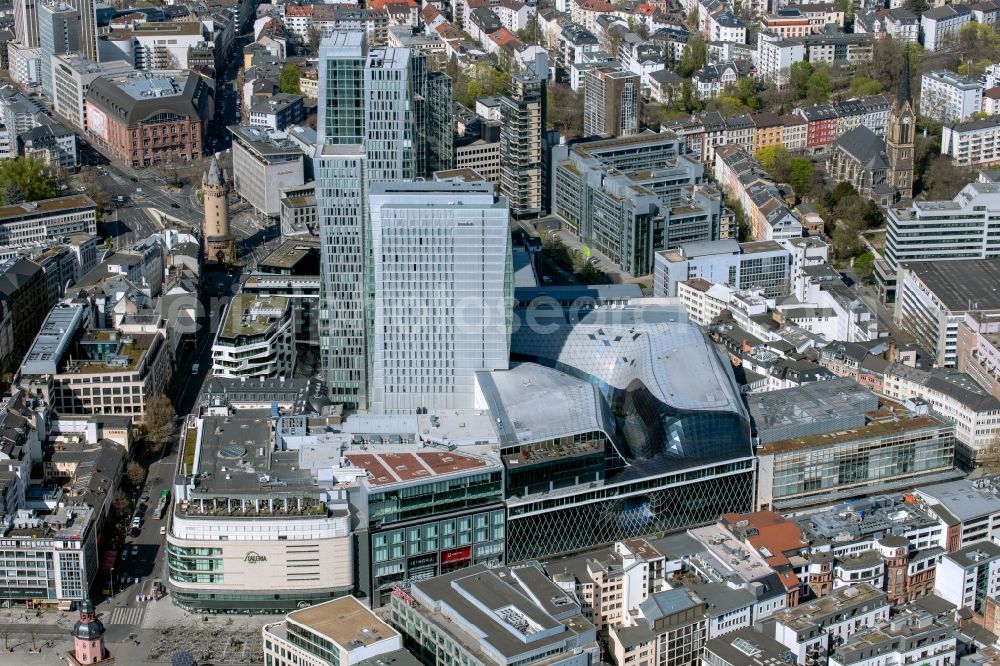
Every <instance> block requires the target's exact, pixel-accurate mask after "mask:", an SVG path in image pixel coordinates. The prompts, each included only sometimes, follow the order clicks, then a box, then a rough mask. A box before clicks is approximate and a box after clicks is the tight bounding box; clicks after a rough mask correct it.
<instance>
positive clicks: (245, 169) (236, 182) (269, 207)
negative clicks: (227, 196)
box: [229, 125, 305, 218]
mask: <svg viewBox="0 0 1000 666" xmlns="http://www.w3.org/2000/svg"><path fill="white" fill-rule="evenodd" d="M229 131H230V133H231V134H232V135H233V187H234V188H235V190H236V194H237V195H239V196H240V198H242V199H243V200H244V201H246V202H247V203H249V204H250V205H251V206H252V207H253V209H254V210H256V211H257V213H259V214H260V215H263V216H266V217H269V218H276V217H279V216H280V215H281V203H280V201H279V196H280V193H281V190H282V189H284V188H288V187H295V186H300V185H302V184H303V183H304V182H305V155H304V154H303V153H302V151H301V150H300V149H299V147H298V146H297V145H296V144H295V143H294V142H292V141H291V140H290V139H289V138H288V135H287V134H286V133H285V132H280V131H273V130H267V129H265V128H263V127H240V126H237V125H233V126H231V127H230V128H229Z"/></svg>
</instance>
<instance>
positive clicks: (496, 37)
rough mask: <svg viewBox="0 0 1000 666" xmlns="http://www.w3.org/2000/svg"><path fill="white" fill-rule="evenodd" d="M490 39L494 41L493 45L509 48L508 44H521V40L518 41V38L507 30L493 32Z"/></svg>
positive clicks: (501, 29)
mask: <svg viewBox="0 0 1000 666" xmlns="http://www.w3.org/2000/svg"><path fill="white" fill-rule="evenodd" d="M490 39H491V40H493V43H495V44H496V45H497V46H507V45H508V44H514V43H515V42H518V43H520V40H518V38H517V37H515V36H514V35H513V34H512V33H511V31H510V30H508V29H507V28H500V29H499V30H497V31H495V32H491V33H490Z"/></svg>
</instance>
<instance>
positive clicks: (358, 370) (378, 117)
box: [315, 30, 451, 408]
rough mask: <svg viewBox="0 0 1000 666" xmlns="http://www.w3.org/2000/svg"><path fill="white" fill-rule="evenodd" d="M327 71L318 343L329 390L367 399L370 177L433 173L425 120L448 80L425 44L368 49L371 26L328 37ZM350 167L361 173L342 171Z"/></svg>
mask: <svg viewBox="0 0 1000 666" xmlns="http://www.w3.org/2000/svg"><path fill="white" fill-rule="evenodd" d="M319 74H320V76H319V79H320V80H319V94H318V97H319V118H318V124H317V127H318V131H319V135H320V136H319V140H320V144H321V145H320V146H319V147H318V148H317V153H316V161H315V168H316V183H317V187H316V202H317V213H318V216H319V222H320V234H321V236H322V238H323V244H322V248H321V254H322V261H323V264H322V266H323V281H322V282H323V287H322V291H321V299H322V305H321V308H320V327H321V329H322V331H323V332H322V333H321V338H325V339H321V345H320V347H321V350H322V351H321V354H322V361H323V364H324V367H325V368H326V369H327V377H328V382H329V388H330V397H331V398H332V399H333V400H335V401H338V402H342V403H344V404H347V405H350V406H356V407H359V408H366V407H367V406H368V397H369V395H370V386H369V384H370V381H371V370H370V365H371V364H370V358H371V355H370V353H369V350H370V346H371V342H372V341H371V339H370V336H369V335H368V333H367V330H368V329H369V328H370V327H371V326H372V325H373V324H372V322H373V308H372V306H371V305H370V304H371V301H372V298H373V286H372V262H373V260H372V256H371V237H370V229H369V227H368V217H367V211H366V201H367V194H366V193H367V191H368V188H369V185H370V184H371V183H376V182H385V181H398V180H412V179H413V178H415V177H416V176H423V175H428V174H427V173H426V170H427V167H428V159H427V148H426V147H427V146H428V145H429V144H430V143H433V142H429V141H428V140H427V133H428V131H427V125H428V123H429V118H434V119H435V120H436V121H437V122H441V121H440V118H441V117H442V116H443V115H444V112H442V111H440V110H439V109H437V108H436V107H435V106H433V105H432V104H431V103H430V94H429V93H428V91H429V90H431V91H437V90H438V88H439V87H440V86H442V85H443V83H440V82H438V83H435V84H433V85H432V84H430V83H429V77H428V74H427V71H426V61H425V58H424V57H423V56H422V55H420V54H416V53H413V52H411V51H410V50H409V49H404V48H376V49H369V48H368V45H367V42H366V36H365V33H364V31H363V30H334V31H333V33H332V34H331V35H330V36H329V37H327V38H326V39H324V40H323V41H322V43H321V45H320V55H319ZM435 78H436V77H435ZM445 78H447V77H445ZM449 82H450V80H449ZM434 99H437V100H439V99H440V95H435V97H434ZM447 105H448V106H449V107H450V106H451V100H450V95H449V99H448V100H447ZM449 127H450V123H449ZM330 144H333V145H334V146H337V145H339V146H341V147H340V148H332V147H330ZM351 169H353V170H354V171H353V180H351V178H349V177H347V176H346V175H343V174H346V173H348V172H349V171H350V170H351Z"/></svg>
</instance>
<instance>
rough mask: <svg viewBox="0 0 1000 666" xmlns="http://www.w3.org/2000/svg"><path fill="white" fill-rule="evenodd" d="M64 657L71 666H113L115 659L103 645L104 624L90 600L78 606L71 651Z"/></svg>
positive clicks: (85, 600)
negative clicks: (89, 665) (87, 665)
mask: <svg viewBox="0 0 1000 666" xmlns="http://www.w3.org/2000/svg"><path fill="white" fill-rule="evenodd" d="M66 657H67V659H66V661H67V662H68V663H69V664H71V665H72V666H83V665H84V664H94V665H96V666H114V663H115V658H114V657H112V656H111V653H110V652H108V649H107V647H105V645H104V623H103V622H101V621H100V619H98V617H97V610H96V609H95V608H94V604H93V602H91V601H90V599H84V600H83V603H81V604H80V619H79V620H77V622H76V624H74V625H73V650H72V651H71V652H69V653H68V654H67V655H66Z"/></svg>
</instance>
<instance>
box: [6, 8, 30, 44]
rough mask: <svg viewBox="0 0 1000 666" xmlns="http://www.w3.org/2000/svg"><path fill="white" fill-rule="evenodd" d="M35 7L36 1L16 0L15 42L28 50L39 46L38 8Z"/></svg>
mask: <svg viewBox="0 0 1000 666" xmlns="http://www.w3.org/2000/svg"><path fill="white" fill-rule="evenodd" d="M35 5H36V2H35V0H14V41H16V42H17V43H18V44H20V45H21V46H26V47H28V48H36V47H37V46H38V8H37V7H36V6H35ZM4 46H5V47H6V44H5V45H4Z"/></svg>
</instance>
